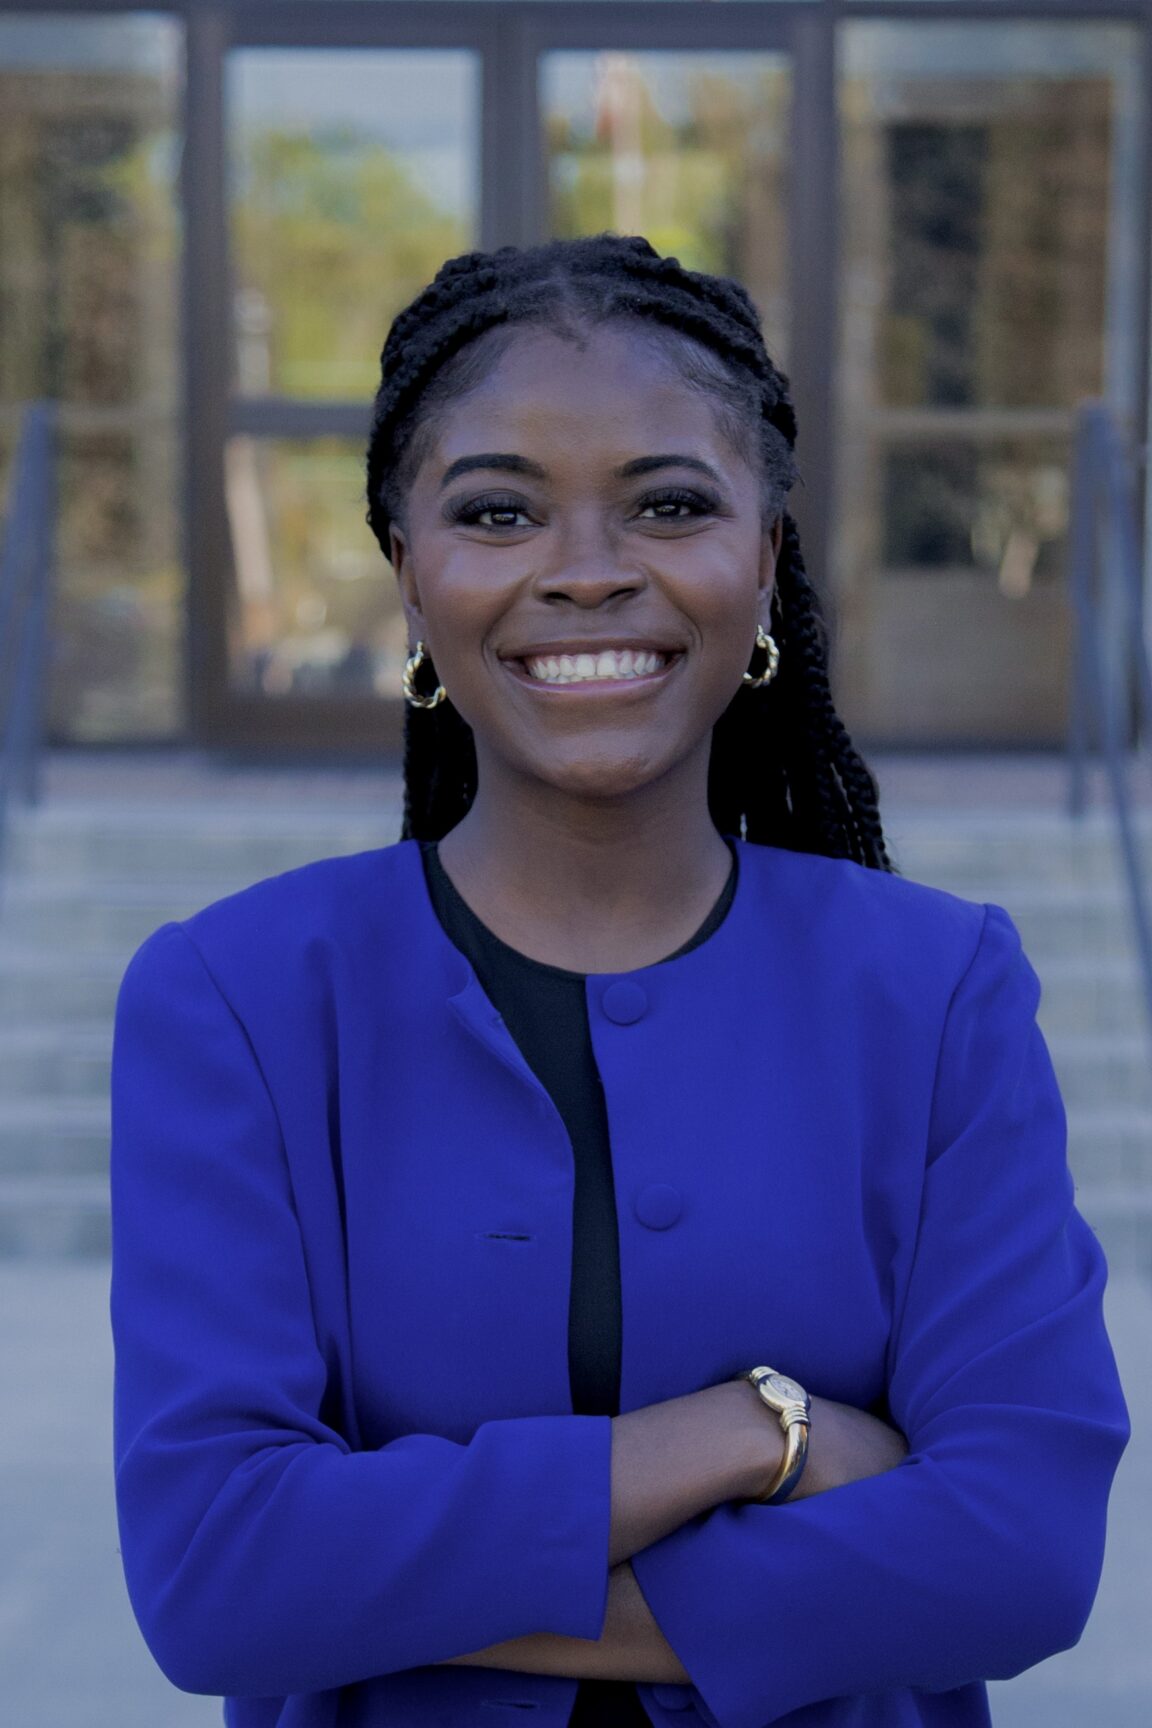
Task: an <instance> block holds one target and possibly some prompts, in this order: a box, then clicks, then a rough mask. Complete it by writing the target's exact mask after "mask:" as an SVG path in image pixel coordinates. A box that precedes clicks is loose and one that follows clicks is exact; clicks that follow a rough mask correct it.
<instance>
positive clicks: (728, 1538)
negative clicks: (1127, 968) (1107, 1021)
mask: <svg viewBox="0 0 1152 1728" xmlns="http://www.w3.org/2000/svg"><path fill="white" fill-rule="evenodd" d="M1039 996H1040V984H1039V980H1038V978H1037V975H1036V973H1035V972H1034V970H1033V968H1032V966H1031V964H1030V963H1029V961H1028V959H1027V958H1026V956H1025V955H1024V953H1023V950H1022V947H1021V943H1020V938H1019V935H1018V933H1017V930H1016V927H1015V925H1014V923H1013V921H1012V919H1011V918H1010V917H1009V915H1008V913H1007V912H1006V911H1004V909H1003V908H1002V907H999V906H995V905H985V907H984V918H983V922H982V926H981V935H980V939H979V942H978V944H977V946H976V949H975V951H974V955H973V957H972V959H971V961H970V963H969V965H968V968H967V970H966V972H965V973H964V976H963V977H962V978H961V980H960V981H959V983H958V984H957V986H956V988H955V990H954V992H953V995H952V999H951V1001H950V1004H949V1010H948V1014H947V1019H946V1024H945V1028H944V1031H943V1035H942V1042H941V1048H940V1052H939V1058H938V1067H937V1074H936V1079H935V1087H934V1092H933V1102H932V1112H931V1119H930V1127H929V1135H928V1140H929V1144H928V1146H927V1150H926V1158H925V1170H924V1173H923V1175H924V1180H923V1189H922V1205H921V1211H920V1219H919V1225H918V1232H917V1237H916V1243H915V1253H914V1257H913V1259H912V1263H911V1271H910V1273H909V1275H908V1278H907V1280H906V1285H905V1290H904V1293H903V1300H902V1304H901V1311H899V1312H898V1313H897V1314H896V1316H895V1318H894V1322H893V1329H892V1335H891V1339H890V1349H889V1358H888V1379H889V1385H888V1403H889V1408H890V1410H891V1413H892V1421H893V1422H894V1423H895V1425H896V1426H897V1427H898V1428H899V1429H900V1430H901V1432H902V1433H903V1434H904V1436H905V1438H906V1439H907V1441H908V1444H909V1452H908V1455H907V1456H906V1457H905V1458H904V1459H903V1461H902V1462H901V1463H900V1464H899V1465H898V1466H896V1468H894V1469H891V1470H889V1471H886V1472H885V1473H884V1474H882V1475H880V1476H874V1477H868V1478H865V1479H864V1480H862V1481H858V1482H852V1483H845V1484H842V1485H841V1486H839V1487H837V1488H833V1489H830V1490H827V1491H826V1492H824V1493H822V1494H816V1495H812V1496H811V1497H809V1498H807V1499H801V1500H796V1501H785V1502H783V1503H781V1504H779V1505H777V1506H759V1505H756V1504H755V1503H752V1502H738V1501H728V1502H725V1503H724V1504H723V1505H721V1506H719V1507H717V1508H716V1509H715V1510H714V1511H712V1512H710V1513H708V1514H706V1515H701V1516H700V1517H697V1518H695V1519H692V1520H690V1521H689V1522H688V1523H686V1524H684V1525H682V1526H681V1527H680V1528H679V1529H678V1530H676V1531H674V1532H672V1534H671V1535H669V1536H667V1537H664V1538H663V1539H662V1540H661V1541H659V1542H656V1543H654V1544H652V1545H651V1546H650V1547H648V1548H645V1549H643V1550H641V1551H640V1552H639V1553H638V1554H635V1555H634V1556H633V1558H632V1567H633V1570H634V1572H635V1574H636V1577H637V1580H638V1581H639V1584H640V1588H641V1590H642V1592H643V1594H644V1596H645V1598H646V1600H647V1602H648V1604H649V1606H650V1608H651V1610H652V1613H653V1615H654V1616H655V1618H656V1620H657V1622H658V1623H659V1625H660V1627H661V1629H662V1630H663V1632H664V1634H665V1637H666V1638H667V1640H668V1642H669V1643H670V1644H671V1646H672V1648H673V1649H674V1650H675V1651H676V1653H677V1655H678V1656H679V1657H680V1660H681V1662H682V1664H683V1666H684V1668H685V1671H686V1672H687V1674H688V1675H689V1677H690V1679H691V1681H692V1683H693V1687H694V1689H695V1691H694V1701H695V1702H697V1703H698V1704H699V1705H700V1707H701V1713H702V1714H704V1716H705V1719H706V1720H710V1721H713V1722H715V1723H718V1724H719V1725H720V1728H762V1725H763V1724H766V1723H771V1722H776V1721H778V1720H779V1719H780V1718H781V1717H783V1716H787V1715H788V1714H789V1712H791V1711H793V1710H796V1709H799V1708H801V1707H802V1706H805V1705H810V1704H812V1703H814V1702H815V1701H817V1700H819V1699H827V1698H833V1697H839V1696H843V1695H848V1694H857V1693H868V1692H878V1691H885V1690H888V1689H890V1688H897V1687H916V1688H921V1689H923V1690H926V1691H930V1692H939V1691H946V1690H950V1689H952V1688H958V1687H960V1686H962V1685H965V1684H968V1683H970V1682H972V1681H975V1680H992V1679H1007V1678H1011V1677H1012V1676H1014V1675H1016V1674H1018V1673H1020V1672H1021V1671H1022V1670H1024V1669H1026V1668H1029V1667H1031V1666H1033V1665H1034V1664H1035V1663H1037V1662H1040V1661H1042V1660H1044V1659H1046V1658H1047V1657H1048V1656H1051V1655H1053V1654H1055V1653H1056V1652H1057V1651H1059V1650H1064V1649H1067V1648H1068V1647H1070V1646H1071V1645H1073V1644H1075V1643H1077V1642H1078V1640H1079V1638H1080V1635H1081V1633H1082V1631H1083V1629H1084V1626H1085V1624H1086V1622H1087V1619H1088V1615H1089V1613H1090V1611H1091V1608H1092V1604H1093V1601H1094V1599H1095V1595H1096V1591H1097V1588H1098V1585H1099V1580H1100V1574H1101V1570H1102V1565H1103V1554H1104V1542H1105V1521H1106V1511H1107V1501H1108V1496H1109V1493H1110V1490H1111V1484H1112V1479H1113V1476H1114V1474H1115V1471H1116V1467H1117V1465H1118V1463H1119V1460H1120V1457H1121V1455H1122V1453H1123V1451H1124V1448H1125V1447H1126V1445H1127V1443H1128V1440H1129V1438H1130V1434H1131V1427H1130V1423H1129V1418H1128V1410H1127V1406H1126V1404H1125V1401H1124V1396H1123V1392H1122V1389H1121V1386H1120V1381H1119V1377H1118V1373H1117V1368H1116V1362H1115V1358H1114V1356H1113V1352H1112V1348H1111V1344H1110V1341H1109V1338H1108V1335H1107V1333H1106V1331H1105V1327H1104V1319H1103V1312H1102V1293H1103V1289H1104V1285H1105V1281H1106V1277H1107V1264H1106V1260H1105V1256H1104V1253H1103V1250H1102V1249H1101V1247H1100V1245H1099V1243H1098V1241H1097V1239H1096V1236H1095V1234H1094V1233H1093V1231H1092V1230H1091V1228H1090V1227H1089V1225H1088V1224H1087V1223H1086V1221H1085V1220H1084V1218H1083V1217H1082V1216H1081V1214H1080V1213H1079V1212H1078V1211H1077V1210H1076V1209H1075V1205H1074V1187H1073V1182H1072V1177H1071V1174H1070V1171H1069V1168H1068V1164H1067V1161H1066V1122H1065V1115H1064V1107H1063V1103H1062V1100H1061V1097H1060V1093H1059V1090H1058V1087H1057V1082H1056V1078H1055V1075H1054V1072H1053V1068H1052V1063H1051V1059H1050V1056H1049V1053H1048V1049H1047V1046H1046V1044H1045V1042H1044V1038H1043V1035H1042V1033H1041V1031H1040V1029H1039V1027H1038V1025H1037V1023H1036V1020H1035V1009H1036V1006H1037V1003H1038V1001H1039ZM815 1275H816V1276H831V1275H832V1274H831V1271H830V1270H829V1271H828V1272H823V1271H821V1269H819V1268H816V1269H815ZM781 1368H782V1370H783V1371H784V1372H788V1363H787V1362H782V1363H781ZM809 1389H810V1390H813V1391H815V1390H818V1388H815V1387H810V1388H809Z"/></svg>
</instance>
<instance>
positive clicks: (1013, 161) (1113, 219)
mask: <svg viewBox="0 0 1152 1728" xmlns="http://www.w3.org/2000/svg"><path fill="white" fill-rule="evenodd" d="M1138 48H1139V33H1138V32H1137V31H1136V30H1135V29H1133V28H1132V27H1129V26H1125V25H1119V24H1107V25H1091V26H1088V25H1082V24H1061V23H1012V24H984V23H976V22H972V21H970V22H967V23H964V24H957V25H953V24H933V23H918V22H909V23H907V24H895V23H891V22H885V23H872V22H868V23H859V24H853V25H847V26H845V27H844V29H843V30H842V33H841V49H842V54H841V84H840V113H841V127H842V160H843V192H844V195H843V206H842V208H843V213H844V220H843V228H842V246H843V278H842V300H841V309H842V322H841V345H840V365H839V370H838V378H837V388H838V392H839V408H840V429H841V430H840V442H839V455H838V494H837V496H838V522H839V527H838V535H837V545H836V558H837V566H838V568H837V584H838V592H839V600H840V610H841V617H842V620H843V627H844V629H845V632H846V634H848V635H850V637H851V640H852V649H851V651H850V652H848V653H845V654H844V655H843V657H842V662H841V691H842V694H843V700H844V706H845V710H846V715H847V714H850V715H851V721H850V724H851V725H853V726H854V727H856V729H858V730H859V731H860V732H861V733H862V734H863V735H866V736H869V737H875V738H881V739H884V740H887V741H890V742H894V743H899V742H903V741H905V740H907V741H909V742H930V741H933V740H936V741H941V742H946V741H951V740H956V741H963V742H966V743H973V744H981V743H982V744H989V743H991V744H995V743H1005V744H1011V743H1030V744H1048V745H1051V744H1057V743H1059V742H1061V740H1062V738H1063V735H1064V727H1065V716H1066V706H1067V678H1068V657H1067V652H1066V647H1067V642H1068V640H1069V627H1070V619H1069V616H1068V601H1067V597H1066V585H1065V581H1064V577H1065V571H1066V558H1067V525H1068V524H1067V512H1068V468H1069V463H1070V459H1071V431H1072V424H1073V418H1074V414H1075V410H1076V407H1077V405H1078V404H1079V403H1080V402H1081V401H1082V400H1084V399H1085V398H1086V397H1095V396H1101V395H1103V396H1106V397H1108V398H1109V399H1110V400H1111V401H1112V402H1113V404H1114V405H1115V406H1116V407H1117V408H1118V409H1119V410H1120V411H1121V412H1131V411H1132V410H1133V409H1134V407H1135V398H1134V392H1135V389H1136V384H1137V366H1136V350H1137V340H1138V333H1139V317H1140V311H1139V307H1138V304H1137V284H1138V272H1137V270H1136V268H1135V264H1136V244H1135V243H1136V233H1135V226H1134V223H1135V216H1136V205H1137V200H1136V197H1135V186H1136V184H1137V183H1138V174H1137V168H1138V147H1139V112H1140V93H1139V64H1140V57H1139V52H1138ZM974 596H978V597H979V598H974Z"/></svg>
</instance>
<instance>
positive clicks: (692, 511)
mask: <svg viewBox="0 0 1152 1728" xmlns="http://www.w3.org/2000/svg"><path fill="white" fill-rule="evenodd" d="M717 507H718V500H717V499H716V498H714V497H712V496H710V495H709V494H707V493H703V492H694V491H692V490H690V489H689V488H688V487H686V486H669V487H666V488H665V489H664V490H663V491H662V492H649V493H648V494H647V496H646V497H645V498H644V499H643V501H642V503H641V505H640V512H639V513H640V515H641V516H646V515H647V514H648V512H649V511H650V510H651V511H654V512H655V515H653V516H651V517H649V520H650V521H653V522H687V521H690V520H691V518H692V517H693V516H710V515H711V514H712V513H713V512H714V511H715V510H716V509H717Z"/></svg>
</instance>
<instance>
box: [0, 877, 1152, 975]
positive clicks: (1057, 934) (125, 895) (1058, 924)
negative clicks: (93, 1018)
mask: <svg viewBox="0 0 1152 1728" xmlns="http://www.w3.org/2000/svg"><path fill="white" fill-rule="evenodd" d="M247 885H248V884H247V883H246V882H242V881H236V880H222V879H220V878H209V877H207V876H205V877H204V878H203V879H201V880H196V881H192V880H177V879H167V878H166V879H164V880H162V881H161V880H157V881H155V882H149V881H124V880H117V881H111V880H109V881H103V882H94V881H84V880H74V879H72V880H61V881H53V880H51V879H46V878H40V879H39V880H37V881H30V880H25V879H20V878H17V879H15V880H13V881H11V882H9V884H8V886H7V890H6V892H5V895H4V901H3V905H2V906H0V920H2V922H0V929H3V931H4V932H5V935H6V936H7V937H8V938H11V939H14V940H16V941H18V942H19V943H20V944H21V945H22V946H30V945H42V946H43V947H44V948H48V949H51V948H56V949H59V948H64V949H67V950H68V952H69V953H72V954H76V953H84V954H92V953H99V952H102V951H103V952H108V951H111V952H115V953H125V954H127V953H128V952H130V951H131V950H132V949H133V948H134V947H135V946H136V945H137V944H138V943H140V942H142V941H143V940H144V938H145V937H146V936H148V935H150V934H151V932H152V931H153V930H155V929H156V928H157V926H158V925H160V924H163V923H165V922H166V921H167V920H168V919H170V918H187V917H190V916H191V915H192V913H194V912H198V911H200V910H201V908H202V907H204V906H206V905H208V904H210V903H211V902H212V901H213V900H217V899H220V898H222V897H223V896H224V895H226V894H231V893H234V892H236V891H237V890H239V889H240V888H243V887H246V886H247ZM997 903H998V904H1000V905H1003V906H1004V907H1005V910H1006V911H1008V912H1009V913H1010V914H1011V916H1012V917H1013V919H1014V920H1015V921H1016V923H1017V925H1018V927H1019V930H1020V935H1021V938H1022V940H1023V942H1024V946H1025V949H1026V950H1027V951H1028V953H1029V955H1030V956H1032V957H1033V958H1034V959H1035V960H1037V961H1039V960H1044V961H1047V960H1049V959H1051V958H1057V957H1067V958H1072V957H1075V956H1077V955H1082V956H1085V957H1088V956H1096V955H1100V956H1104V957H1107V958H1116V959H1119V958H1123V957H1124V956H1125V955H1128V954H1130V953H1131V951H1132V917H1131V913H1130V911H1129V908H1128V905H1127V902H1126V900H1125V899H1124V897H1123V896H1122V895H1121V894H1120V892H1119V891H1118V890H1115V889H1111V888H1099V887H1092V888H1083V889H1081V888H1076V889H1069V888H1067V887H1065V886H1063V885H1057V886H1052V885H1049V886H1046V887H1037V886H1032V887H1029V888H1028V889H1026V890H1024V889H1020V890H1016V891H1013V892H1012V893H1010V894H1009V893H1004V894H1003V895H1002V896H1001V898H1000V899H999V900H998V902H997ZM1037 970H1039V966H1037Z"/></svg>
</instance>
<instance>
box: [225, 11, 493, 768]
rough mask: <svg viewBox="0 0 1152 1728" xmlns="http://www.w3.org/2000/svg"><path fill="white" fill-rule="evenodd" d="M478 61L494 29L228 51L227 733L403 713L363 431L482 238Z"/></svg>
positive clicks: (327, 728) (345, 733) (299, 730)
mask: <svg viewBox="0 0 1152 1728" xmlns="http://www.w3.org/2000/svg"><path fill="white" fill-rule="evenodd" d="M481 71H482V68H481V55H480V52H479V50H478V48H477V47H475V46H472V47H468V46H440V45H430V46H424V45H412V46H408V45H398V46H391V45H365V44H362V43H357V44H355V45H353V44H348V45H341V44H339V43H328V42H312V43H306V44H300V43H296V44H284V43H278V42H276V43H271V44H267V45H265V44H259V45H257V44H251V45H240V46H235V47H233V48H232V49H231V50H230V51H229V53H228V55H227V59H226V62H225V68H224V79H223V89H222V97H223V118H224V139H225V150H224V187H225V205H224V222H225V230H226V246H227V258H228V295H227V304H226V305H225V306H223V307H222V308H221V310H222V311H223V312H224V314H225V318H226V327H227V331H228V352H227V356H226V365H227V373H228V378H227V403H226V409H225V415H224V420H225V435H224V440H223V450H222V461H221V476H220V480H221V494H222V503H223V508H224V515H225V525H226V526H225V533H224V535H223V537H222V538H223V539H224V541H225V543H226V546H227V554H228V556H227V562H226V572H227V577H228V584H227V589H226V591H225V592H224V593H223V594H222V595H221V596H220V599H221V601H222V604H221V606H220V608H219V613H218V617H219V622H220V624H221V625H222V626H223V634H224V652H223V654H222V656H220V659H221V661H222V667H221V669H222V673H223V685H224V687H223V690H221V691H219V692H218V701H217V710H218V713H219V716H220V724H219V730H220V731H221V732H223V733H224V734H225V736H226V737H227V738H228V739H230V740H234V741H245V742H252V743H256V744H263V743H267V744H271V743H274V742H282V743H283V744H285V745H289V746H292V747H299V746H300V745H301V744H305V745H307V744H310V743H315V744H316V745H317V746H324V747H329V746H331V745H333V744H335V745H339V744H341V743H343V744H346V745H348V746H349V747H352V748H357V747H360V746H363V745H364V744H371V743H372V742H373V741H376V740H378V739H379V737H380V726H381V721H382V718H383V716H382V715H381V714H380V713H379V710H381V709H383V710H389V709H390V710H391V718H392V722H393V725H392V730H393V731H395V723H396V720H397V711H396V705H397V699H398V698H399V695H400V677H401V672H402V669H403V664H404V659H405V647H406V636H405V627H404V619H403V615H402V613H401V610H400V605H399V599H398V594H397V589H396V584H395V580H394V578H393V575H392V572H391V569H390V567H389V565H388V564H387V562H386V561H385V560H384V559H383V558H382V557H381V554H380V551H379V549H378V547H377V545H376V542H375V540H374V538H373V537H372V535H371V533H370V531H369V529H368V527H367V523H366V522H365V509H366V504H365V499H364V450H365V442H366V437H367V430H368V424H369V418H370V405H371V401H372V397H373V394H374V392H375V389H376V385H377V382H378V378H379V353H380V349H381V346H382V344H383V341H384V337H385V334H386V333H387V329H388V326H389V324H390V322H391V320H392V318H393V317H394V315H395V314H396V312H397V311H399V310H400V308H401V307H402V306H404V305H405V304H406V303H407V302H408V301H409V300H410V299H411V298H412V296H413V295H414V294H415V293H416V292H417V291H418V290H419V288H421V287H422V286H423V285H424V283H426V282H427V281H428V280H429V279H430V278H431V277H432V276H433V275H434V274H435V272H436V270H437V269H438V267H439V265H440V264H441V263H442V262H443V261H444V259H445V258H448V257H451V256H452V255H453V254H454V253H457V252H461V251H465V250H467V249H468V248H469V247H472V246H475V245H476V244H478V241H479V211H480V187H479V162H480V154H481V152H480V148H479V142H480V107H481V97H480V88H481ZM374 710H375V711H377V712H376V713H374V712H373V711H374Z"/></svg>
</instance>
